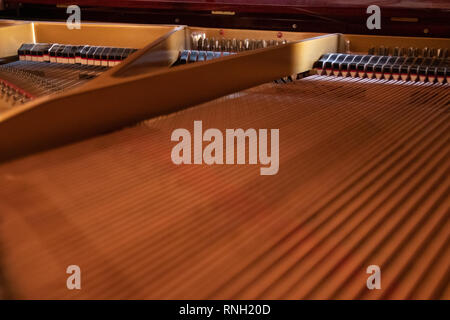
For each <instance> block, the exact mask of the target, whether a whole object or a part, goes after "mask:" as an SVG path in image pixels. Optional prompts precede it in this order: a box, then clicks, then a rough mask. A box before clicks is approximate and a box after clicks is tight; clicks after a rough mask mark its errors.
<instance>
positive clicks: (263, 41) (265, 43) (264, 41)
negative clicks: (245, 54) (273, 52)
mask: <svg viewBox="0 0 450 320" xmlns="http://www.w3.org/2000/svg"><path fill="white" fill-rule="evenodd" d="M261 44H262V47H263V48H267V41H266V40H262V41H261Z"/></svg>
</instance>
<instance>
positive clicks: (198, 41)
mask: <svg viewBox="0 0 450 320" xmlns="http://www.w3.org/2000/svg"><path fill="white" fill-rule="evenodd" d="M196 50H203V38H202V37H199V38H198V40H197V49H196Z"/></svg>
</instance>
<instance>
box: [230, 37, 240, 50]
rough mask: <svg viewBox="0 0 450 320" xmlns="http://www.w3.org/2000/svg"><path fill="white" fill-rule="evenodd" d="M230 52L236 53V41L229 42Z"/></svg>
mask: <svg viewBox="0 0 450 320" xmlns="http://www.w3.org/2000/svg"><path fill="white" fill-rule="evenodd" d="M231 51H233V52H237V51H238V42H237V40H236V39H233V40H231Z"/></svg>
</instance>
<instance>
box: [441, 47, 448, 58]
mask: <svg viewBox="0 0 450 320" xmlns="http://www.w3.org/2000/svg"><path fill="white" fill-rule="evenodd" d="M447 57H448V49H447V48H445V49H444V52H443V53H442V58H444V59H446V58H447Z"/></svg>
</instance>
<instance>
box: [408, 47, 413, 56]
mask: <svg viewBox="0 0 450 320" xmlns="http://www.w3.org/2000/svg"><path fill="white" fill-rule="evenodd" d="M408 57H414V48H413V47H409V48H408Z"/></svg>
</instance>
